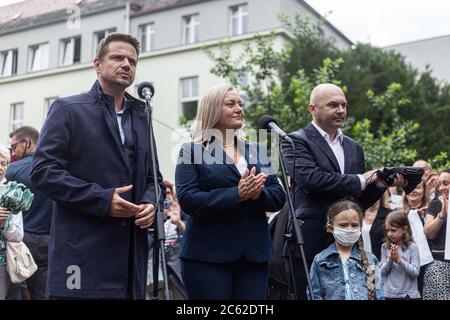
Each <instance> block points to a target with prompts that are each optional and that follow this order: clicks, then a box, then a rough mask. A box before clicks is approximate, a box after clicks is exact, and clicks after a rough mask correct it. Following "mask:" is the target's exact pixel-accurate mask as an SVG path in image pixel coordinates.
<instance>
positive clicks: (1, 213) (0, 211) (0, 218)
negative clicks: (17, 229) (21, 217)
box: [0, 207, 9, 228]
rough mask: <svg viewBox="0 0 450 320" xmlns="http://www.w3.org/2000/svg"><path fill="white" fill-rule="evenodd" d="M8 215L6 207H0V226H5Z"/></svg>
mask: <svg viewBox="0 0 450 320" xmlns="http://www.w3.org/2000/svg"><path fill="white" fill-rule="evenodd" d="M8 216H9V211H8V209H6V208H3V207H0V228H3V227H4V226H5V223H6V220H7V219H8Z"/></svg>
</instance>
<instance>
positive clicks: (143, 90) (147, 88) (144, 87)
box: [137, 82, 155, 100]
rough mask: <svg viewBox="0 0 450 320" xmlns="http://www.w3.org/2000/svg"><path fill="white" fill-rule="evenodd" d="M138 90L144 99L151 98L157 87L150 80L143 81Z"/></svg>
mask: <svg viewBox="0 0 450 320" xmlns="http://www.w3.org/2000/svg"><path fill="white" fill-rule="evenodd" d="M137 92H138V95H139V97H141V98H142V99H145V100H151V99H152V98H153V96H154V94H155V87H153V85H152V84H151V83H150V82H142V83H141V84H140V85H139V86H138V88H137Z"/></svg>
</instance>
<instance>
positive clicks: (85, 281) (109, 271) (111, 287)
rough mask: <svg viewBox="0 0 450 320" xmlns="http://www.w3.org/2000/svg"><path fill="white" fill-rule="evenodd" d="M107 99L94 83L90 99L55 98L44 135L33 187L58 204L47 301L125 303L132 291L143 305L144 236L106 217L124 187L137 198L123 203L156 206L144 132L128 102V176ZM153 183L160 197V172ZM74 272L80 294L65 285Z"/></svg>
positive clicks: (142, 117) (139, 111)
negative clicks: (73, 299) (132, 149)
mask: <svg viewBox="0 0 450 320" xmlns="http://www.w3.org/2000/svg"><path fill="white" fill-rule="evenodd" d="M111 98H112V97H110V96H107V95H105V94H102V92H101V90H100V88H99V84H98V82H96V83H95V84H94V86H93V87H92V89H91V90H90V91H89V92H87V93H83V94H79V95H75V96H70V97H65V98H60V99H57V100H56V101H55V103H54V104H53V105H52V107H51V109H50V112H49V115H48V118H47V120H46V121H45V123H44V126H43V128H42V132H41V135H40V138H39V142H38V146H37V150H36V153H35V156H34V161H33V166H32V171H31V180H32V182H33V184H34V185H35V186H36V187H37V188H38V189H39V190H41V191H42V192H44V193H45V194H47V195H48V196H49V197H50V198H52V199H53V200H54V201H55V202H54V205H53V220H52V226H51V234H50V244H49V265H48V293H49V294H50V295H54V296H68V297H82V298H114V299H123V298H127V296H129V294H130V293H129V292H127V291H128V290H129V289H130V288H131V289H132V292H131V294H132V297H133V298H136V299H144V298H145V292H146V291H145V288H146V278H147V265H148V241H147V230H143V229H140V228H138V227H136V225H135V223H134V221H135V219H134V218H112V217H111V216H109V215H108V210H109V207H110V203H111V199H112V195H113V192H114V189H115V188H118V187H120V186H125V185H128V184H133V190H134V192H132V193H131V194H130V193H127V194H122V197H124V198H126V199H127V200H129V201H132V202H134V203H136V204H140V203H153V204H155V202H156V200H155V196H154V188H153V178H152V175H151V169H150V168H151V158H150V156H149V150H148V137H149V134H148V125H147V120H146V114H145V112H144V108H143V106H142V102H140V101H138V100H136V99H134V98H133V97H131V96H129V95H127V99H128V101H127V108H128V107H130V112H131V121H132V134H133V139H134V142H135V166H134V168H135V175H134V177H132V176H131V173H130V172H131V170H130V169H129V163H130V160H129V159H126V153H125V152H124V147H123V146H122V143H121V141H120V135H119V131H118V124H117V119H116V115H115V111H114V109H113V108H114V106H113V105H112V104H111V101H110V100H111ZM108 99H109V100H108ZM108 102H109V103H108ZM158 180H159V182H160V187H161V189H162V190H163V191H164V190H165V188H164V185H163V183H162V177H161V175H160V174H159V172H158ZM162 201H163V199H162ZM161 203H162V202H161ZM72 266H75V269H76V268H79V271H80V275H81V282H80V288H79V289H78V288H76V289H71V288H68V283H71V281H72V282H73V283H75V280H74V279H75V278H74V277H72V278H70V279H69V277H70V276H71V275H73V274H75V273H74V270H75V269H74V267H72ZM128 280H131V281H132V283H128Z"/></svg>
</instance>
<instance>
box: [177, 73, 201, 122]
mask: <svg viewBox="0 0 450 320" xmlns="http://www.w3.org/2000/svg"><path fill="white" fill-rule="evenodd" d="M198 82H199V81H198V76H193V77H186V78H181V79H180V108H181V114H182V115H183V116H184V117H185V113H184V108H183V105H184V103H189V102H197V108H198V100H199V95H198V92H199V90H198ZM185 85H187V87H186V89H187V90H186V91H185ZM188 120H193V119H188Z"/></svg>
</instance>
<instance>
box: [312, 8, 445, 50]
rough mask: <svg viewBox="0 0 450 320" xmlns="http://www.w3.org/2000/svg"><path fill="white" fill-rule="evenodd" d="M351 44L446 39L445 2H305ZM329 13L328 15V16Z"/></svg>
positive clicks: (385, 43) (384, 44) (388, 43)
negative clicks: (438, 37) (326, 19)
mask: <svg viewBox="0 0 450 320" xmlns="http://www.w3.org/2000/svg"><path fill="white" fill-rule="evenodd" d="M306 2H307V3H308V4H309V5H311V6H312V7H313V8H314V9H316V11H318V12H319V13H321V14H322V15H325V16H326V17H327V18H328V20H329V21H330V22H331V23H332V24H333V25H334V26H335V27H336V28H338V29H339V30H340V31H341V32H342V33H344V34H345V35H346V36H347V37H348V38H349V39H350V40H352V41H353V42H369V43H371V44H373V45H376V46H381V47H383V46H388V45H391V44H398V43H403V42H409V41H414V40H420V39H425V38H432V37H437V36H443V35H450V1H448V0H306ZM330 12H331V13H330Z"/></svg>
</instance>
